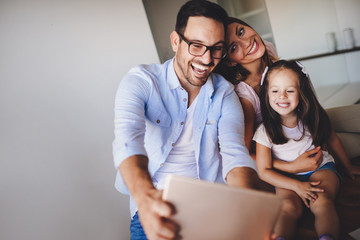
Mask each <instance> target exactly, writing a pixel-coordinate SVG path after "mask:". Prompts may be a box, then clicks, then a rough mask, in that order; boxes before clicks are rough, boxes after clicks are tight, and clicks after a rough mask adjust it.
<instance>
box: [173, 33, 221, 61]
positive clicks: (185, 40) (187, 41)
mask: <svg viewBox="0 0 360 240" xmlns="http://www.w3.org/2000/svg"><path fill="white" fill-rule="evenodd" d="M176 33H177V34H178V35H179V36H180V38H181V39H182V40H184V42H186V43H187V45H188V52H189V53H190V54H191V55H193V56H196V57H201V56H203V55H204V54H205V53H206V52H207V51H208V50H210V55H211V57H212V58H215V59H223V58H225V57H226V54H227V48H226V46H225V45H224V46H223V53H222V56H221V57H220V58H218V57H214V56H213V49H214V48H216V47H218V46H217V45H214V46H211V47H209V46H206V45H204V44H202V43H197V42H192V41H189V40H187V39H186V38H185V37H184V35H182V34H181V33H179V32H176ZM192 44H196V45H201V46H204V47H206V50H205V51H204V52H203V54H193V53H191V52H190V46H191V45H192Z"/></svg>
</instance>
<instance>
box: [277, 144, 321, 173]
mask: <svg viewBox="0 0 360 240" xmlns="http://www.w3.org/2000/svg"><path fill="white" fill-rule="evenodd" d="M321 163H322V151H321V148H320V147H316V148H314V149H312V150H310V151H307V152H304V153H303V154H301V155H300V156H299V157H297V158H296V159H295V160H294V161H292V162H286V161H282V160H279V159H274V160H273V167H274V168H276V169H278V170H280V171H283V172H288V173H298V172H307V171H314V170H316V169H318V168H319V166H320V164H321Z"/></svg>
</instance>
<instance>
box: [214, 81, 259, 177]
mask: <svg viewBox="0 0 360 240" xmlns="http://www.w3.org/2000/svg"><path fill="white" fill-rule="evenodd" d="M244 130H245V129H244V113H243V110H242V107H241V103H240V101H239V98H238V96H237V95H236V93H235V92H234V91H233V90H232V89H230V88H229V90H228V91H226V94H225V96H224V100H223V105H222V112H221V117H220V119H219V144H220V154H221V156H222V164H223V178H224V181H225V178H226V175H227V174H228V173H229V171H230V170H231V169H233V168H235V167H250V168H252V169H254V170H255V171H257V169H256V163H255V161H254V160H253V159H252V158H251V156H250V155H249V152H248V150H247V148H246V146H245V140H244V135H245V131H244Z"/></svg>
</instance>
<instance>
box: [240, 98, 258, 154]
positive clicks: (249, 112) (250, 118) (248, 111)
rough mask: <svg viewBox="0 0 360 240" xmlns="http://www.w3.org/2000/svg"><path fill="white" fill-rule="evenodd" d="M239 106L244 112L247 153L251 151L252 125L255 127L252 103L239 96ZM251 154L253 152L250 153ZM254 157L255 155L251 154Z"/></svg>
mask: <svg viewBox="0 0 360 240" xmlns="http://www.w3.org/2000/svg"><path fill="white" fill-rule="evenodd" d="M239 99H240V102H241V106H242V109H243V112H244V118H245V120H244V122H245V146H246V148H247V149H248V151H249V153H251V142H252V137H253V135H254V127H255V115H256V114H255V110H254V107H253V105H252V103H251V102H250V101H249V100H247V99H245V98H242V97H240V98H239ZM252 155H253V154H252ZM252 157H253V158H254V159H255V156H252Z"/></svg>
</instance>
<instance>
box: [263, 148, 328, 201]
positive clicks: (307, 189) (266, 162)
mask: <svg viewBox="0 0 360 240" xmlns="http://www.w3.org/2000/svg"><path fill="white" fill-rule="evenodd" d="M256 165H257V168H258V174H259V177H260V178H261V179H262V180H264V181H266V182H268V183H270V184H272V185H274V186H276V187H280V188H284V189H289V190H293V191H294V192H296V193H297V194H298V195H299V197H300V198H301V199H302V201H303V202H304V204H305V205H306V206H307V207H309V203H308V200H309V201H315V200H316V198H317V194H316V192H323V191H324V190H323V189H321V188H317V187H315V186H316V185H319V184H320V181H317V182H301V181H298V180H296V179H293V178H289V177H286V176H284V175H282V174H280V173H278V172H276V171H275V170H274V169H273V166H272V158H271V149H270V148H268V147H266V146H264V145H262V144H260V143H256Z"/></svg>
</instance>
